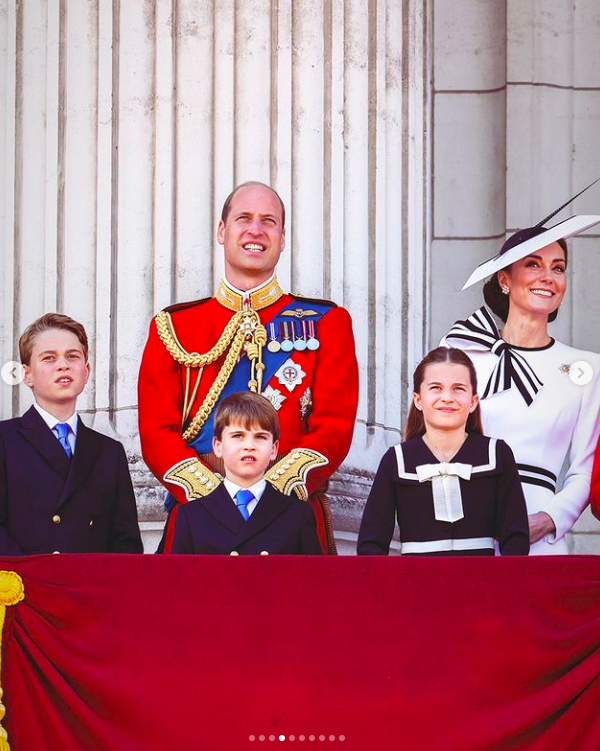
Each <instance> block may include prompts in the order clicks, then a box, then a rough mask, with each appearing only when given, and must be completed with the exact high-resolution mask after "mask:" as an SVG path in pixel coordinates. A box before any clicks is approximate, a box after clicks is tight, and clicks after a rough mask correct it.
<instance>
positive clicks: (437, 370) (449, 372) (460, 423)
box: [413, 362, 479, 430]
mask: <svg viewBox="0 0 600 751" xmlns="http://www.w3.org/2000/svg"><path fill="white" fill-rule="evenodd" d="M413 399H414V403H415V407H416V408H417V409H419V410H421V411H422V412H423V418H424V420H425V427H426V428H427V429H430V428H435V429H437V430H459V429H461V428H463V429H464V426H465V425H466V424H467V420H468V418H469V415H470V414H471V412H473V411H474V410H475V408H476V407H477V404H478V402H479V399H478V397H477V395H476V394H473V386H472V385H471V376H470V374H469V369H468V368H467V367H466V365H459V364H454V363H450V362H438V363H430V364H429V365H428V366H427V367H426V368H425V373H424V376H423V382H422V383H421V388H420V389H419V393H418V394H417V393H415V394H414V395H413Z"/></svg>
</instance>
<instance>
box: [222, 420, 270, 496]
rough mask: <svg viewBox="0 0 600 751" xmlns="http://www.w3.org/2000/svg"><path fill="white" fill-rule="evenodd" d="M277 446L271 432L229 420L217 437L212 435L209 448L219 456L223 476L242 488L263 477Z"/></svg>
mask: <svg viewBox="0 0 600 751" xmlns="http://www.w3.org/2000/svg"><path fill="white" fill-rule="evenodd" d="M278 447H279V441H275V442H273V435H272V434H271V433H269V431H268V430H264V429H263V428H261V427H259V426H257V425H255V426H253V427H251V428H246V427H244V426H243V425H239V424H237V423H233V424H232V425H228V426H227V427H225V428H223V433H222V435H221V440H218V439H217V438H213V451H214V452H215V455H216V456H217V457H219V458H222V459H223V464H224V465H225V476H226V477H227V479H228V480H231V482H235V483H236V485H240V486H241V487H243V488H249V487H250V486H251V485H254V483H256V482H258V481H259V480H260V479H262V478H263V477H264V475H265V472H266V471H267V467H268V466H269V463H270V462H271V461H273V459H275V457H276V456H277V449H278Z"/></svg>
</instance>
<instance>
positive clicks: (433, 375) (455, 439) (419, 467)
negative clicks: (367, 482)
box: [358, 347, 529, 555]
mask: <svg viewBox="0 0 600 751" xmlns="http://www.w3.org/2000/svg"><path fill="white" fill-rule="evenodd" d="M413 380H414V384H413V390H414V394H413V404H412V405H411V408H410V411H409V414H408V420H407V424H406V431H405V440H404V442H403V443H401V444H400V445H399V446H395V447H393V448H391V449H389V450H388V451H387V453H386V454H385V455H384V457H383V459H382V460H381V463H380V465H379V469H378V471H377V475H376V476H375V480H374V482H373V487H372V488H371V492H370V493H369V498H368V500H367V505H366V507H365V510H364V514H363V518H362V522H361V526H360V533H359V536H358V553H359V555H387V554H388V552H389V547H390V542H391V540H392V536H393V534H394V527H395V523H396V520H397V521H398V525H399V528H400V541H401V545H402V550H401V552H402V553H403V554H410V555H494V553H495V549H496V548H497V549H498V550H499V552H500V553H501V554H502V555H527V554H528V552H529V528H528V523H527V509H526V506H525V499H524V497H523V491H522V489H521V482H520V480H519V475H518V472H517V467H516V464H515V460H514V457H513V453H512V451H511V450H510V448H509V446H508V445H507V444H506V443H504V441H502V440H496V439H494V438H488V437H487V436H484V435H483V433H482V428H481V415H480V411H479V397H478V396H477V376H476V374H475V368H474V367H473V363H472V362H471V360H470V359H469V357H468V356H467V355H466V354H465V353H464V352H462V351H461V350H458V349H451V348H447V347H438V348H437V349H434V350H433V351H432V352H430V353H429V354H428V355H427V356H426V357H425V358H424V360H423V361H422V362H421V363H420V364H419V366H418V367H417V369H416V370H415V374H414V377H413Z"/></svg>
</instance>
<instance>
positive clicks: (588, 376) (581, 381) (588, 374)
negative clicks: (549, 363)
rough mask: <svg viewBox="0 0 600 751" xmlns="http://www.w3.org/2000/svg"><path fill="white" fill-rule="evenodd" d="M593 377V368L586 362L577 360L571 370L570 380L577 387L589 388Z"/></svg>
mask: <svg viewBox="0 0 600 751" xmlns="http://www.w3.org/2000/svg"><path fill="white" fill-rule="evenodd" d="M593 376H594V371H593V369H592V366H591V365H590V364H589V362H586V361H585V360H577V362H574V363H573V364H572V365H571V367H570V368H569V378H570V379H571V380H572V381H573V383H574V384H575V385H576V386H587V384H588V383H589V382H590V381H591V380H592V378H593Z"/></svg>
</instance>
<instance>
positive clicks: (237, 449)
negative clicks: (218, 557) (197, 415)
mask: <svg viewBox="0 0 600 751" xmlns="http://www.w3.org/2000/svg"><path fill="white" fill-rule="evenodd" d="M278 446H279V418H278V417H277V412H276V410H275V408H274V407H273V406H272V405H271V403H270V402H269V401H268V400H267V399H265V398H264V397H263V396H260V395H258V394H254V393H252V392H250V391H247V392H243V393H240V394H232V395H231V396H229V397H227V399H224V400H223V402H222V403H221V404H220V405H219V407H218V408H217V411H216V413H215V422H214V438H213V451H214V453H215V455H216V456H217V457H218V458H219V459H222V461H223V464H224V467H225V479H224V480H223V482H222V483H221V484H220V485H219V486H218V487H217V488H216V490H213V492H212V493H210V494H209V495H207V496H206V497H205V498H202V499H198V500H195V501H190V502H189V503H186V504H184V505H183V506H181V507H180V508H179V509H178V513H177V519H176V522H175V533H174V538H173V547H172V549H171V552H172V553H212V554H229V555H251V554H255V555H256V554H262V555H265V554H268V553H276V554H287V555H298V554H302V553H304V554H312V555H320V554H321V553H322V550H321V545H320V544H319V539H318V537H317V529H316V522H315V517H314V513H313V511H312V508H311V507H310V505H309V504H308V503H306V502H304V501H300V500H298V499H297V498H293V497H291V496H287V495H284V494H283V493H280V492H279V491H278V490H276V489H275V488H274V487H273V486H272V485H271V484H269V483H268V482H267V481H266V480H265V479H264V477H265V472H266V471H267V467H268V466H269V464H270V462H272V461H273V460H274V459H275V458H276V457H277V449H278Z"/></svg>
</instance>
